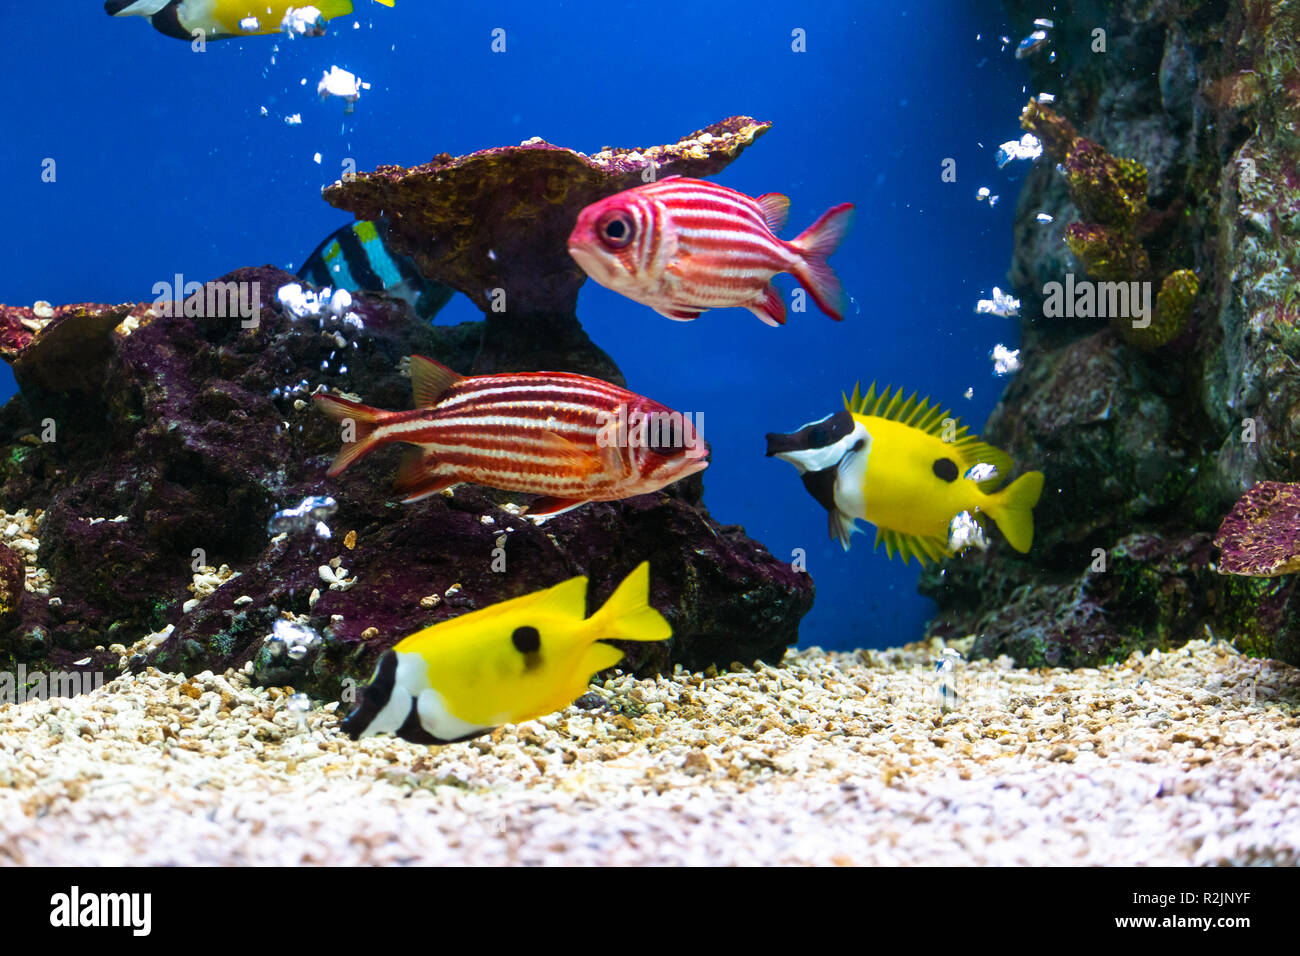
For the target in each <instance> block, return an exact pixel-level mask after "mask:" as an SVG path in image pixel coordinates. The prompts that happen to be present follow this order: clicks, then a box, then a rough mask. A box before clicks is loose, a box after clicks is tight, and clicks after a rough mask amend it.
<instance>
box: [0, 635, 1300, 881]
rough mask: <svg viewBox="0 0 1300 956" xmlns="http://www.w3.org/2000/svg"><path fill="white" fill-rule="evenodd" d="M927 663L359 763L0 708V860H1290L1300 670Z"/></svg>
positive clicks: (326, 747) (195, 682) (677, 681)
mask: <svg viewBox="0 0 1300 956" xmlns="http://www.w3.org/2000/svg"><path fill="white" fill-rule="evenodd" d="M938 650H940V648H932V647H924V648H923V647H919V646H915V645H914V646H910V647H909V648H906V649H903V650H897V651H889V652H884V653H880V652H862V653H861V654H827V653H824V652H821V651H819V650H816V649H814V650H810V651H804V652H801V653H799V654H795V655H792V656H791V657H790V658H789V659H788V660H787V661H786V662H785V663H784V664H783V665H782V666H781V667H777V668H771V667H761V668H759V669H757V670H749V669H740V668H733V669H732V672H730V673H723V674H721V675H717V676H704V675H698V674H690V673H680V672H679V673H678V674H677V675H675V676H674V678H673V679H667V678H663V679H659V680H652V681H637V680H635V679H634V678H631V677H618V678H616V679H614V680H611V681H607V682H605V683H604V684H603V685H598V687H597V690H598V691H599V692H600V693H601V694H602V695H603V696H604V697H605V698H607V703H606V706H603V707H600V708H598V709H596V710H591V711H587V710H581V709H579V708H577V707H571V708H569V709H568V710H566V711H564V712H562V713H559V714H556V715H554V716H552V717H548V718H544V719H542V720H538V721H531V722H529V723H526V724H521V725H518V726H512V727H506V728H502V729H501V730H498V731H497V732H496V733H494V734H493V735H492V736H490V737H485V738H480V739H479V740H476V741H473V742H470V743H464V744H456V745H452V746H448V747H443V748H427V747H421V746H416V745H412V744H408V743H405V742H404V741H400V740H394V739H392V738H377V739H371V740H367V741H362V742H361V743H359V744H354V743H352V742H351V741H349V740H347V739H346V738H345V737H344V736H342V735H341V734H340V733H339V732H338V731H337V729H336V727H337V720H338V717H337V715H336V714H335V713H334V712H333V711H332V710H329V709H326V708H323V707H319V706H318V707H315V708H313V709H312V711H311V712H310V713H309V714H307V715H306V717H305V727H304V724H303V723H302V718H301V717H300V715H298V714H295V713H293V712H292V711H291V710H289V709H287V707H286V703H287V700H288V693H287V691H286V690H285V689H282V688H272V689H270V690H266V689H258V688H250V687H249V685H248V681H247V678H246V677H245V676H244V675H242V674H234V673H228V674H226V675H224V676H213V675H211V674H202V675H199V676H198V677H196V678H193V679H192V681H187V680H186V679H185V678H183V677H180V676H179V675H167V674H159V673H157V672H154V671H150V672H148V673H147V674H144V675H141V676H139V677H126V678H122V679H120V680H117V681H114V682H113V683H111V684H108V685H105V686H104V687H103V688H101V689H100V690H97V691H95V692H93V693H90V694H87V695H85V696H82V697H78V698H71V699H61V700H53V701H32V702H28V703H25V704H21V705H9V706H0V862H5V863H10V864H26V865H58V864H78V865H95V864H123V863H127V864H303V863H308V864H313V863H317V864H340V865H356V864H367V863H416V864H458V863H473V864H505V863H572V864H773V863H784V864H839V865H852V864H931V865H952V864H1188V863H1192V864H1218V863H1261V862H1262V863H1279V864H1294V863H1296V862H1297V861H1298V859H1300V770H1298V769H1297V761H1296V755H1297V748H1296V744H1297V740H1298V738H1300V719H1298V717H1297V704H1298V703H1300V671H1296V670H1295V669H1293V668H1290V667H1287V666H1286V665H1283V664H1279V663H1277V662H1275V661H1260V660H1251V659H1248V658H1244V657H1242V656H1240V655H1238V654H1237V653H1236V652H1235V651H1233V650H1232V649H1231V648H1229V647H1226V646H1224V645H1222V644H1217V645H1210V644H1207V643H1203V642H1198V643H1193V644H1191V645H1189V646H1188V647H1186V648H1183V649H1181V650H1179V651H1176V652H1173V653H1170V654H1165V655H1159V654H1152V655H1151V656H1148V657H1141V656H1139V655H1134V657H1132V658H1131V659H1130V660H1128V661H1127V662H1125V663H1124V664H1122V665H1117V666H1114V667H1108V668H1103V669H1100V670H1093V669H1084V670H1076V671H1070V670H1063V669H1055V670H1021V669H1015V668H1013V667H1012V666H1011V662H1010V661H1009V660H1007V659H1000V660H998V661H992V662H988V661H985V662H975V663H971V664H967V665H964V666H963V667H962V668H960V669H959V672H958V676H957V682H958V687H959V689H961V690H962V691H963V694H964V697H963V699H962V700H960V701H959V702H958V704H957V706H956V708H955V709H953V710H951V711H949V712H946V713H945V712H944V711H943V710H942V709H941V708H940V706H939V704H938V702H937V699H936V698H935V696H934V687H935V676H934V670H933V667H932V663H933V660H934V658H935V655H936V652H937V651H938Z"/></svg>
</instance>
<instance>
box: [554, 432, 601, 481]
mask: <svg viewBox="0 0 1300 956" xmlns="http://www.w3.org/2000/svg"><path fill="white" fill-rule="evenodd" d="M541 437H542V439H543V440H544V441H545V443H546V447H545V448H543V449H542V453H544V454H545V453H549V454H552V455H555V456H556V457H557V458H561V459H563V460H564V463H565V465H567V466H568V467H569V468H572V469H573V470H574V471H575V472H577V474H578V476H579V477H582V478H586V477H587V476H589V475H594V474H595V473H596V472H598V471H600V468H601V461H600V459H599V458H598V457H597V456H596V455H593V454H591V453H590V452H588V451H585V450H583V449H582V448H580V447H579V446H577V445H575V444H574V443H573V442H571V441H569V439H567V438H565V437H564V436H563V435H561V434H559V433H558V432H553V431H543V432H542V434H541ZM602 450H603V449H602Z"/></svg>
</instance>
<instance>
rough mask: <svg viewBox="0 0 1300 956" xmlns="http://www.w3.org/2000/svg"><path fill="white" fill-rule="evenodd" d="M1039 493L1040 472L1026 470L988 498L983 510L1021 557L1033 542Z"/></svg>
mask: <svg viewBox="0 0 1300 956" xmlns="http://www.w3.org/2000/svg"><path fill="white" fill-rule="evenodd" d="M1042 494H1043V473H1042V472H1041V471H1030V472H1026V473H1025V474H1023V475H1021V476H1020V477H1019V478H1017V479H1016V480H1015V481H1013V482H1012V483H1011V484H1009V485H1007V486H1006V487H1005V488H1003V489H1002V490H1001V491H999V492H996V493H995V494H992V495H989V498H988V502H987V503H986V505H985V507H984V510H985V511H986V512H987V513H988V515H989V516H990V517H991V518H992V519H993V520H994V521H995V522H997V526H998V530H1000V531H1001V532H1002V534H1003V536H1004V537H1005V538H1006V539H1007V541H1008V542H1009V543H1010V544H1011V547H1013V548H1015V549H1016V550H1017V551H1019V552H1020V553H1021V554H1024V553H1025V552H1026V551H1028V550H1029V548H1030V545H1032V544H1033V543H1034V511H1033V509H1034V506H1035V505H1037V504H1038V499H1039V498H1040V497H1041V496H1042Z"/></svg>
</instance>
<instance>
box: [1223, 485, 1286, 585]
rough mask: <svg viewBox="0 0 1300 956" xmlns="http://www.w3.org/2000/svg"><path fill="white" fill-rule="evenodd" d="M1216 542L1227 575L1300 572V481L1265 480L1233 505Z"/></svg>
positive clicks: (1267, 576) (1270, 575)
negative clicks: (1296, 482)
mask: <svg viewBox="0 0 1300 956" xmlns="http://www.w3.org/2000/svg"><path fill="white" fill-rule="evenodd" d="M1214 544H1215V546H1216V547H1217V548H1219V549H1220V551H1221V552H1222V553H1221V555H1220V556H1219V570H1220V571H1221V572H1223V573H1224V574H1246V575H1250V576H1251V577H1259V578H1273V577H1277V576H1278V575H1280V574H1294V573H1295V572H1297V571H1300V484H1295V483H1290V482H1281V481H1261V482H1260V483H1259V484H1257V485H1256V486H1255V487H1254V488H1251V489H1250V491H1248V492H1246V494H1245V495H1243V496H1242V498H1241V500H1240V501H1238V502H1237V503H1236V504H1235V505H1233V506H1232V511H1231V512H1229V513H1228V516H1227V517H1226V518H1224V519H1223V524H1222V525H1220V526H1219V533H1218V534H1217V535H1215V538H1214Z"/></svg>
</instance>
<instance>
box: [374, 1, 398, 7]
mask: <svg viewBox="0 0 1300 956" xmlns="http://www.w3.org/2000/svg"><path fill="white" fill-rule="evenodd" d="M393 2H394V0H375V3H382V4H383V5H384V6H386V7H391V6H392V5H393Z"/></svg>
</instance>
